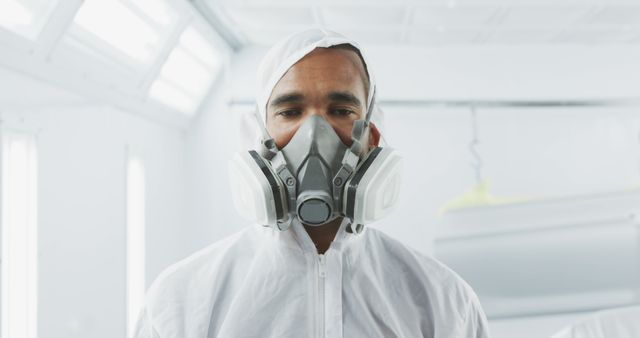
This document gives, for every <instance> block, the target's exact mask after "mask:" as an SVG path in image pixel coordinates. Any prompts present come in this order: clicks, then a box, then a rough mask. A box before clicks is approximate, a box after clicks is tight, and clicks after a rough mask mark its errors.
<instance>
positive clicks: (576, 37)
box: [208, 0, 640, 45]
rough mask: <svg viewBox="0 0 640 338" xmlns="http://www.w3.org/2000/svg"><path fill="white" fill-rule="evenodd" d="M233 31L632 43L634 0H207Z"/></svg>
mask: <svg viewBox="0 0 640 338" xmlns="http://www.w3.org/2000/svg"><path fill="white" fill-rule="evenodd" d="M208 5H209V6H210V7H211V8H212V9H213V10H214V11H216V12H217V14H218V15H220V16H222V17H223V19H224V21H225V22H227V24H228V26H230V27H229V28H230V29H231V31H233V32H236V33H237V34H238V35H239V37H240V39H243V40H244V41H245V42H246V43H249V44H258V45H269V44H272V43H274V42H275V41H277V40H279V39H280V38H282V37H283V36H285V35H287V34H290V33H292V32H295V31H298V30H302V29H305V28H309V27H325V28H329V29H333V30H336V31H339V32H342V33H343V34H346V35H348V36H350V37H352V38H354V39H356V40H358V41H360V42H361V43H367V44H417V45H420V44H425V45H449V44H478V45H480V44H508V45H511V44H532V43H535V44H567V43H571V44H611V43H623V44H638V43H640V0H613V1H611V0H610V1H604V0H601V1H594V0H556V1H552V0H538V1H535V0H512V1H509V0H494V1H491V0H440V1H434V0H423V1H415V0H414V1H409V0H405V1H383V0H371V1H362V0H325V1H322V2H319V1H312V0H298V1H293V0H274V1H267V0H243V1H238V0H209V2H208Z"/></svg>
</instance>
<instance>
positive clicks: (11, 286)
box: [1, 132, 38, 338]
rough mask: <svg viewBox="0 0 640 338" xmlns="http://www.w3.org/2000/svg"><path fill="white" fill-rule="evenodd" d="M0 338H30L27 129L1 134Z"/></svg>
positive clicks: (33, 226)
mask: <svg viewBox="0 0 640 338" xmlns="http://www.w3.org/2000/svg"><path fill="white" fill-rule="evenodd" d="M1 210H2V338H14V337H24V338H36V327H37V291H38V268H37V253H38V239H37V154H36V142H35V138H34V136H33V135H31V134H27V133H11V132H7V133H4V134H3V136H2V209H1Z"/></svg>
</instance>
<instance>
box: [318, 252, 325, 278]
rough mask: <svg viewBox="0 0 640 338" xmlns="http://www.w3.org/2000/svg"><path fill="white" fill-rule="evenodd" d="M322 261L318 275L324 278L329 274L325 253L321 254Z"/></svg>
mask: <svg viewBox="0 0 640 338" xmlns="http://www.w3.org/2000/svg"><path fill="white" fill-rule="evenodd" d="M319 258H320V261H319V264H318V275H319V276H320V277H322V278H324V277H325V276H326V275H327V269H326V264H325V263H326V260H325V257H324V255H319Z"/></svg>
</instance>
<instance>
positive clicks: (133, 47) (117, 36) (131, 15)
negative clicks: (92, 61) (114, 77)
mask: <svg viewBox="0 0 640 338" xmlns="http://www.w3.org/2000/svg"><path fill="white" fill-rule="evenodd" d="M173 22H175V16H172V15H171V14H170V11H169V10H168V6H167V5H166V3H165V2H161V1H148V0H145V1H143V0H138V1H135V4H134V3H131V2H128V1H103V0H86V1H85V2H84V4H83V5H82V7H80V10H79V11H78V13H77V14H76V17H75V19H74V23H75V24H76V25H77V26H78V27H80V28H82V29H83V30H84V31H86V32H88V33H90V34H91V35H92V36H94V37H96V38H98V39H100V40H102V41H103V42H106V43H107V44H109V45H111V46H112V47H114V48H115V49H117V50H119V51H120V52H122V53H124V54H126V55H127V56H129V57H130V58H132V59H134V60H135V61H138V62H142V63H144V64H149V63H150V62H151V61H152V60H153V57H154V56H155V55H156V53H157V52H158V51H159V49H160V48H161V47H162V43H163V42H164V39H163V36H164V35H165V34H166V33H167V31H168V27H169V26H171V24H172V23H173ZM114 23H117V24H114ZM84 40H86V38H85V39H84ZM85 42H86V41H85ZM88 42H89V43H91V41H90V40H89V41H88ZM93 44H94V46H95V45H96V43H93ZM97 47H98V48H100V44H97ZM102 49H103V48H102Z"/></svg>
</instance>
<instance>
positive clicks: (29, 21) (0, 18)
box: [0, 0, 57, 40]
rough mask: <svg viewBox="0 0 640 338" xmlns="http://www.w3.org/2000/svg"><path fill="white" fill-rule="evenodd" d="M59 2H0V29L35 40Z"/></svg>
mask: <svg viewBox="0 0 640 338" xmlns="http://www.w3.org/2000/svg"><path fill="white" fill-rule="evenodd" d="M56 4H57V1H54V0H0V27H2V28H5V29H8V30H10V31H12V32H14V33H16V34H20V35H22V36H24V37H26V38H28V39H31V40H35V39H36V38H37V37H38V35H39V34H40V32H41V31H42V28H43V27H44V24H45V23H46V22H47V20H48V19H49V15H50V14H51V11H52V10H53V9H54V8H55V6H56Z"/></svg>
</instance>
